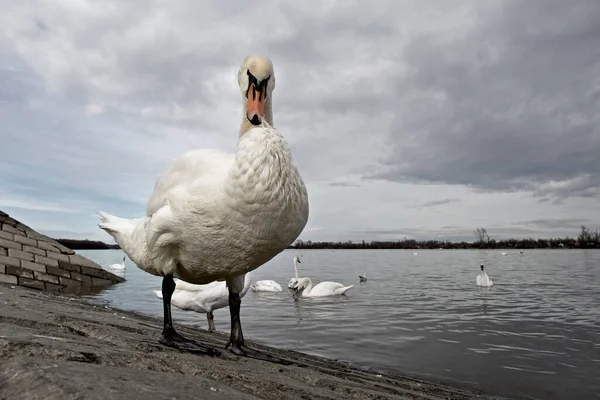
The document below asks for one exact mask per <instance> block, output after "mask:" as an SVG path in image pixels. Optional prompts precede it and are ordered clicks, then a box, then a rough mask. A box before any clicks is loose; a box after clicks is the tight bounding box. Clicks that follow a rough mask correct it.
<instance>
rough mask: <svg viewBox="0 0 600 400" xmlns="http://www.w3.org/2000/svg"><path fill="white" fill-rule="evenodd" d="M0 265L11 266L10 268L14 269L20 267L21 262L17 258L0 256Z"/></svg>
mask: <svg viewBox="0 0 600 400" xmlns="http://www.w3.org/2000/svg"><path fill="white" fill-rule="evenodd" d="M0 264H4V265H12V266H15V267H20V266H21V260H19V259H18V258H14V257H6V256H0Z"/></svg>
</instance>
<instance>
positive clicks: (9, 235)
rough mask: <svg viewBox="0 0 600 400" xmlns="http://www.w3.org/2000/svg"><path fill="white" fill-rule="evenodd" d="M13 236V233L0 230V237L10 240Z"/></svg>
mask: <svg viewBox="0 0 600 400" xmlns="http://www.w3.org/2000/svg"><path fill="white" fill-rule="evenodd" d="M14 237H15V235H14V234H13V233H9V232H4V231H2V230H0V239H6V240H10V241H12V240H13V239H14Z"/></svg>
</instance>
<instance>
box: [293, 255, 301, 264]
mask: <svg viewBox="0 0 600 400" xmlns="http://www.w3.org/2000/svg"><path fill="white" fill-rule="evenodd" d="M294 262H297V263H298V264H302V261H300V257H298V256H294Z"/></svg>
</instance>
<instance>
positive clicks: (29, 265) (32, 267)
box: [21, 260, 46, 272]
mask: <svg viewBox="0 0 600 400" xmlns="http://www.w3.org/2000/svg"><path fill="white" fill-rule="evenodd" d="M21 267H23V268H27V269H30V270H32V271H37V272H46V266H45V265H43V264H38V263H33V262H30V261H25V260H22V261H21Z"/></svg>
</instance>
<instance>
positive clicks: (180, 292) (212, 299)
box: [153, 273, 251, 332]
mask: <svg viewBox="0 0 600 400" xmlns="http://www.w3.org/2000/svg"><path fill="white" fill-rule="evenodd" d="M250 275H251V274H249V273H248V274H246V277H245V278H244V288H243V289H242V291H241V292H240V299H241V298H243V297H244V296H245V295H246V292H248V288H249V287H250V279H251V278H250ZM153 292H154V294H155V295H156V297H158V298H159V299H162V298H163V294H162V290H153ZM171 304H172V305H174V306H175V307H177V308H179V309H181V310H184V311H195V312H197V313H206V319H207V321H208V331H209V332H214V331H215V319H214V315H213V311H215V310H218V309H219V308H223V307H226V306H227V305H229V291H228V290H227V284H226V283H225V281H221V282H218V281H215V282H211V283H207V284H205V285H194V284H191V283H187V282H184V281H182V280H176V281H175V291H174V292H173V297H171Z"/></svg>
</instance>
